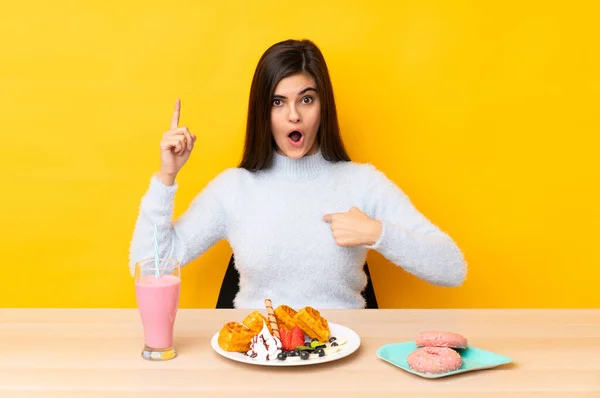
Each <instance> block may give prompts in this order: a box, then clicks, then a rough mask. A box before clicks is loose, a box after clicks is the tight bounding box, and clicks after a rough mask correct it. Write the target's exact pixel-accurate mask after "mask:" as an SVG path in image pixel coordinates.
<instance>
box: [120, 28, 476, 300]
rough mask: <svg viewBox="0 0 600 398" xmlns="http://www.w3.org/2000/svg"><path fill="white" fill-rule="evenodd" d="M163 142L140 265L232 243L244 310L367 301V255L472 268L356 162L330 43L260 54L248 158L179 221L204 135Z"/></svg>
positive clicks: (437, 270) (456, 276)
mask: <svg viewBox="0 0 600 398" xmlns="http://www.w3.org/2000/svg"><path fill="white" fill-rule="evenodd" d="M179 111H180V103H179V101H178V102H177V104H176V106H175V111H174V113H173V118H172V122H171V129H170V130H169V131H167V132H166V133H164V134H163V137H162V141H161V144H160V148H161V167H160V170H159V171H158V172H157V173H156V174H155V175H153V176H152V178H151V181H150V186H149V188H148V191H147V192H146V194H145V195H144V197H143V198H142V201H141V206H140V213H139V217H138V219H137V223H136V226H135V229H134V233H133V239H132V241H131V248H130V268H131V271H132V272H133V268H134V266H135V263H136V262H137V261H139V260H142V259H145V258H150V257H153V256H154V247H153V233H154V225H155V224H156V225H157V226H158V242H159V254H160V256H163V257H173V258H176V259H178V260H179V261H180V262H181V264H182V265H185V264H187V263H189V262H190V261H192V260H194V259H195V258H197V257H198V256H200V255H201V254H202V253H204V252H205V251H206V250H207V249H209V248H210V247H211V246H212V245H213V244H215V243H216V242H217V241H219V240H221V239H227V240H228V241H229V243H230V245H231V247H232V249H233V252H234V255H235V260H236V267H237V269H238V271H239V273H240V286H239V292H238V294H237V296H236V298H235V300H234V304H235V307H236V308H262V307H263V303H264V299H265V298H266V297H268V298H271V299H272V300H273V302H275V303H280V304H287V305H290V306H291V307H293V308H302V307H303V306H306V305H310V306H312V307H315V308H322V309H323V308H363V307H364V306H365V302H364V299H363V297H362V295H361V292H362V290H363V289H364V287H365V285H366V282H367V279H366V275H365V273H364V271H363V265H364V263H365V259H366V256H367V252H368V250H370V249H372V250H376V251H378V252H380V253H381V254H382V255H383V256H385V257H386V258H387V259H388V260H390V261H391V262H393V263H394V264H396V265H398V266H400V267H402V268H403V269H405V270H406V271H408V272H410V273H412V274H414V275H416V276H417V277H419V278H421V279H423V280H425V281H428V282H430V283H432V284H436V285H441V286H458V285H460V284H462V282H463V281H464V279H465V275H466V264H465V261H464V258H463V255H462V253H461V251H460V250H459V248H458V247H457V245H456V244H455V243H454V242H453V240H452V239H451V238H450V237H449V236H448V235H447V234H445V233H444V232H442V231H441V230H440V229H439V228H438V227H437V226H435V225H433V224H432V223H431V222H430V221H429V220H428V219H427V218H425V217H424V216H423V215H422V214H421V213H420V212H419V211H418V210H417V209H416V208H415V207H414V206H413V205H412V204H411V202H410V200H409V198H408V197H407V196H406V195H405V194H404V193H403V192H402V190H401V189H400V188H398V187H397V186H396V185H395V184H394V183H393V182H392V181H390V180H389V179H388V178H387V177H386V176H385V175H384V174H383V173H382V172H380V171H378V170H377V169H376V168H374V167H373V166H371V165H369V164H359V163H355V162H352V161H351V160H350V157H349V156H348V154H347V153H346V150H345V149H344V145H343V143H342V140H341V138H340V131H339V125H338V120H337V113H336V106H335V101H334V95H333V89H332V85H331V81H330V78H329V72H328V69H327V65H326V63H325V60H324V58H323V55H322V54H321V52H320V50H319V49H318V48H317V46H315V44H313V43H312V42H310V41H307V40H303V41H295V40H287V41H284V42H280V43H277V44H275V45H273V46H271V47H270V48H269V49H268V50H267V51H266V52H265V53H264V54H263V56H262V57H261V59H260V61H259V62H258V66H257V68H256V71H255V74H254V78H253V81H252V86H251V91H250V100H249V107H248V119H247V126H246V141H245V147H244V153H243V158H242V161H241V164H240V165H239V167H237V168H231V169H227V170H225V171H223V172H222V173H220V174H219V175H218V176H217V177H216V178H215V179H214V180H212V181H211V182H210V183H209V184H208V185H207V186H206V187H205V188H204V189H203V190H202V192H200V193H199V194H198V196H197V197H196V198H195V199H194V200H193V201H192V203H191V205H190V207H189V208H188V209H187V210H186V212H185V213H184V214H183V215H182V216H181V217H180V218H179V219H177V220H175V221H172V214H173V199H174V196H175V192H176V190H177V185H176V183H175V178H176V176H177V174H178V173H179V171H180V170H181V168H182V167H183V165H184V164H185V163H186V161H187V160H188V158H189V156H190V154H191V153H192V151H193V148H194V144H195V143H196V136H195V135H193V134H192V133H191V132H190V131H189V129H188V128H187V127H179V126H178V121H179Z"/></svg>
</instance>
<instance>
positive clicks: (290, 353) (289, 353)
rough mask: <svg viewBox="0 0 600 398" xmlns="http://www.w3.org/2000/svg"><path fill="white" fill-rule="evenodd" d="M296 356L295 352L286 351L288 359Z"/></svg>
mask: <svg viewBox="0 0 600 398" xmlns="http://www.w3.org/2000/svg"><path fill="white" fill-rule="evenodd" d="M297 355H298V353H297V352H296V350H292V351H288V352H287V356H288V357H295V356H297Z"/></svg>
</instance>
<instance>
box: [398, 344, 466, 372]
mask: <svg viewBox="0 0 600 398" xmlns="http://www.w3.org/2000/svg"><path fill="white" fill-rule="evenodd" d="M406 361H407V362H408V366H410V368H411V369H413V370H416V371H417V372H421V373H432V374H439V373H446V372H450V371H453V370H456V369H459V368H460V367H461V365H462V358H461V357H460V355H459V354H458V352H456V351H454V350H453V349H452V348H448V347H421V348H417V349H416V350H414V351H413V352H411V353H410V354H409V355H408V358H406Z"/></svg>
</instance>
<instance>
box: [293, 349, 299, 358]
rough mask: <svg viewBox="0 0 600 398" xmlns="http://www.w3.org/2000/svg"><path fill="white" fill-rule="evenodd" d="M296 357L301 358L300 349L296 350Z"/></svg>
mask: <svg viewBox="0 0 600 398" xmlns="http://www.w3.org/2000/svg"><path fill="white" fill-rule="evenodd" d="M294 356H295V357H299V356H300V350H299V349H297V348H296V349H295V350H294Z"/></svg>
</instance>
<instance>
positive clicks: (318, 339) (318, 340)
mask: <svg viewBox="0 0 600 398" xmlns="http://www.w3.org/2000/svg"><path fill="white" fill-rule="evenodd" d="M313 341H319V339H312V340H311V341H310V342H311V343H312V342H313Z"/></svg>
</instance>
